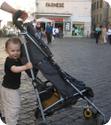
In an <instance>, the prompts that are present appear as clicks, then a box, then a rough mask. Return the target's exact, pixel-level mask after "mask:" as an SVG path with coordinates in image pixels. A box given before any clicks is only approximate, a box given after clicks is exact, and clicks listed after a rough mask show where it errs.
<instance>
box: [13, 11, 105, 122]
mask: <svg viewBox="0 0 111 125" xmlns="http://www.w3.org/2000/svg"><path fill="white" fill-rule="evenodd" d="M20 16H21V11H17V13H16V14H15V16H14V18H13V22H14V24H15V26H16V27H17V28H18V29H20V31H21V33H20V34H21V36H22V38H23V40H24V41H25V42H24V43H23V47H22V58H21V60H22V63H23V64H24V63H26V62H27V61H31V62H32V64H33V69H32V70H28V71H27V74H28V76H29V77H31V78H32V84H33V87H34V90H35V94H36V96H37V102H38V105H37V109H36V111H35V116H36V118H38V117H41V118H42V121H43V123H44V124H47V121H46V117H45V116H48V115H51V114H53V113H54V112H55V111H57V110H59V109H61V108H63V107H67V106H69V105H74V104H75V103H76V102H77V101H78V99H79V98H82V99H84V100H86V102H87V104H88V106H87V108H85V109H84V110H83V114H84V117H85V118H88V119H89V118H91V117H93V116H96V115H98V114H100V115H101V116H102V117H103V120H102V122H103V123H104V122H105V115H104V114H103V113H102V112H101V111H100V110H99V109H98V108H97V107H96V106H95V105H94V103H93V102H92V101H91V98H93V96H94V95H93V91H92V89H91V88H89V87H87V86H86V85H85V84H84V83H83V82H82V81H79V80H77V79H75V78H74V77H72V76H70V75H69V74H67V73H66V72H65V71H63V70H62V69H61V68H60V67H59V66H58V64H57V63H56V62H55V61H54V60H53V55H52V53H51V51H50V49H49V48H48V46H47V45H46V44H45V43H44V41H43V40H41V39H39V37H38V36H36V33H35V30H34V27H33V25H32V23H26V24H23V22H22V21H19V20H18V19H19V17H20ZM39 70H40V71H41V72H42V74H43V75H44V77H45V78H46V79H47V81H45V82H43V81H42V80H41V79H40V78H39V77H38V76H37V73H38V71H39ZM49 83H51V84H49ZM90 106H92V107H93V108H94V109H95V110H96V112H93V110H92V109H91V108H90Z"/></svg>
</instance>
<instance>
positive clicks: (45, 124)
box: [38, 122, 47, 125]
mask: <svg viewBox="0 0 111 125" xmlns="http://www.w3.org/2000/svg"><path fill="white" fill-rule="evenodd" d="M38 125H47V123H45V122H40V123H38Z"/></svg>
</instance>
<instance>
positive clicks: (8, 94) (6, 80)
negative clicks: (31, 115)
mask: <svg viewBox="0 0 111 125" xmlns="http://www.w3.org/2000/svg"><path fill="white" fill-rule="evenodd" d="M5 50H6V52H7V54H8V56H7V58H6V60H5V64H4V72H5V75H4V77H3V82H2V85H1V87H0V94H1V104H2V107H1V108H2V112H1V114H3V115H4V116H5V119H6V124H7V125H17V120H18V118H19V110H20V97H19V88H20V84H21V80H20V78H21V72H23V71H26V70H28V69H31V68H32V64H31V63H30V62H27V63H26V64H25V65H22V63H21V60H20V55H21V41H20V39H19V38H17V37H12V38H9V39H8V40H7V41H6V44H5Z"/></svg>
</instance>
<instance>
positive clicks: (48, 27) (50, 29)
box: [46, 22, 53, 44]
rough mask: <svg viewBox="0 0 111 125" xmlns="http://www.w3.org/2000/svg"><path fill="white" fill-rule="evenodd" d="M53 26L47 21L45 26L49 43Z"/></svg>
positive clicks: (49, 42)
mask: <svg viewBox="0 0 111 125" xmlns="http://www.w3.org/2000/svg"><path fill="white" fill-rule="evenodd" d="M52 30H53V27H52V25H51V23H50V22H49V23H48V24H47V26H46V37H47V44H51V42H52V32H53V31H52Z"/></svg>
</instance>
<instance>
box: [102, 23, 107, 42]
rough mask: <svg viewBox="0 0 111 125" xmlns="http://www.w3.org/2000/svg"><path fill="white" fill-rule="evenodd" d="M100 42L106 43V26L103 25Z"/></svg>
mask: <svg viewBox="0 0 111 125" xmlns="http://www.w3.org/2000/svg"><path fill="white" fill-rule="evenodd" d="M101 42H102V43H107V28H106V26H105V25H103V26H102V28H101Z"/></svg>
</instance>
